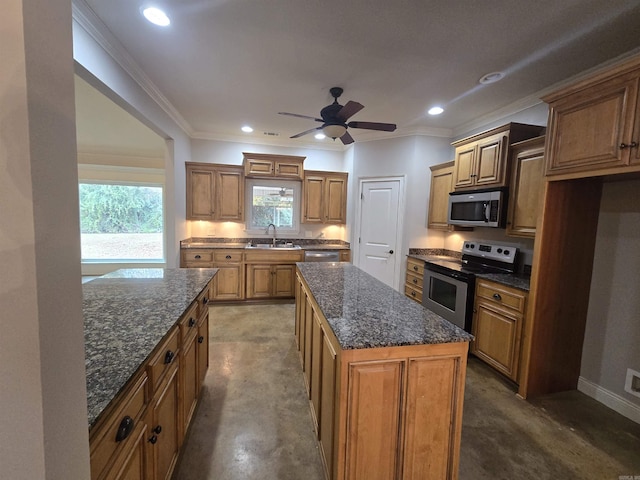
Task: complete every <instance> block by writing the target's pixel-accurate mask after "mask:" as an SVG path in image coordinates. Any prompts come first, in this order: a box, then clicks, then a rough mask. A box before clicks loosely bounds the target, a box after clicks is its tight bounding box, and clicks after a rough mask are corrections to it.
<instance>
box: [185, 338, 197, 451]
mask: <svg viewBox="0 0 640 480" xmlns="http://www.w3.org/2000/svg"><path fill="white" fill-rule="evenodd" d="M196 332H197V331H194V332H193V333H192V334H190V335H189V336H188V338H186V339H185V342H184V343H183V345H182V354H181V357H182V358H181V359H180V371H181V375H180V383H181V391H182V402H181V406H182V408H181V410H182V412H181V414H182V432H181V435H180V438H181V439H182V438H184V435H185V434H186V432H187V429H188V427H189V423H190V422H191V416H192V415H193V412H194V410H195V408H196V404H197V403H198V386H199V384H200V379H199V377H198V355H197V347H196V345H197V343H196V340H197V333H196ZM180 443H182V442H180Z"/></svg>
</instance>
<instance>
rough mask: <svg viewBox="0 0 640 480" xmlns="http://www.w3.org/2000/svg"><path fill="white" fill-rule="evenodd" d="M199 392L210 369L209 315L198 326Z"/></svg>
mask: <svg viewBox="0 0 640 480" xmlns="http://www.w3.org/2000/svg"><path fill="white" fill-rule="evenodd" d="M197 342H198V348H197V351H198V353H197V355H198V380H199V381H198V392H200V389H201V388H202V382H204V377H205V376H206V374H207V370H208V369H209V315H207V316H206V317H204V318H203V319H201V320H200V324H199V325H198V340H197Z"/></svg>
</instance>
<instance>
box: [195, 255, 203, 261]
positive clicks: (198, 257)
mask: <svg viewBox="0 0 640 480" xmlns="http://www.w3.org/2000/svg"><path fill="white" fill-rule="evenodd" d="M194 258H197V259H198V260H200V259H201V258H202V257H201V256H200V255H196V256H195V257H194Z"/></svg>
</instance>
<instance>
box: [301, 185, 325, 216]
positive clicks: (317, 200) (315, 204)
mask: <svg viewBox="0 0 640 480" xmlns="http://www.w3.org/2000/svg"><path fill="white" fill-rule="evenodd" d="M323 192H324V178H323V177H317V176H313V175H309V173H307V174H306V175H305V179H304V188H303V199H302V205H303V210H302V223H322V221H323V219H324V216H323V214H322V213H323V212H322V197H323Z"/></svg>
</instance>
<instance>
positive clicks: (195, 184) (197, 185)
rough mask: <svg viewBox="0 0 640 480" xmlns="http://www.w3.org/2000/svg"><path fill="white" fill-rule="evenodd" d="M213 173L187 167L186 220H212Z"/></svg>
mask: <svg viewBox="0 0 640 480" xmlns="http://www.w3.org/2000/svg"><path fill="white" fill-rule="evenodd" d="M214 189H215V173H214V171H213V170H212V169H211V170H208V169H200V168H196V167H192V166H190V165H187V220H213V219H214V214H215V213H214V203H213V195H214Z"/></svg>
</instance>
